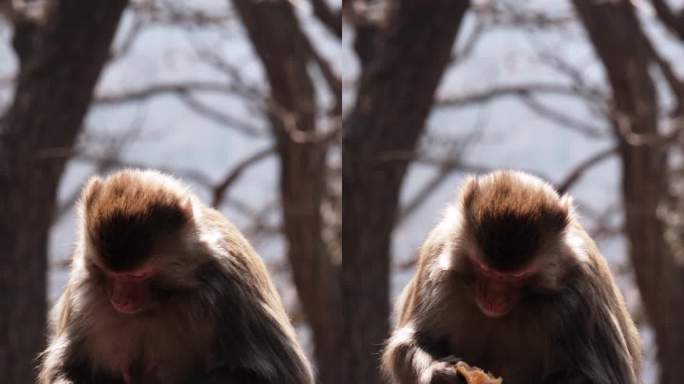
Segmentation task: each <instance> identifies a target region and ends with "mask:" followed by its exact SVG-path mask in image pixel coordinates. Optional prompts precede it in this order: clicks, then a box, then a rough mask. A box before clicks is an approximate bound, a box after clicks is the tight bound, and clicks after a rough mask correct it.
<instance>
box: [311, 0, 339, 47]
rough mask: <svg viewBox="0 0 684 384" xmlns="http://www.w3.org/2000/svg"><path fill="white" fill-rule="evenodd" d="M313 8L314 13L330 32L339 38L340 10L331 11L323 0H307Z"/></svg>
mask: <svg viewBox="0 0 684 384" xmlns="http://www.w3.org/2000/svg"><path fill="white" fill-rule="evenodd" d="M309 2H310V3H311V7H312V8H313V12H314V15H316V17H317V18H318V20H320V21H321V23H323V25H325V26H326V28H328V30H329V31H330V32H332V33H333V34H335V35H336V36H337V37H339V38H340V39H341V38H342V11H341V10H338V11H336V12H335V11H333V10H332V9H330V7H329V6H328V4H327V3H326V2H325V0H309Z"/></svg>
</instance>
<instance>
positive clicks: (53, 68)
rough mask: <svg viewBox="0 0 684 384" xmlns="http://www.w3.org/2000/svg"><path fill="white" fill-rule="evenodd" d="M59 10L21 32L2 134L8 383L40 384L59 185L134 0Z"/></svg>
mask: <svg viewBox="0 0 684 384" xmlns="http://www.w3.org/2000/svg"><path fill="white" fill-rule="evenodd" d="M50 5H51V6H50V9H49V10H48V12H47V15H46V19H45V22H44V24H42V25H38V26H37V27H35V28H27V26H26V25H23V26H21V27H18V28H17V29H16V30H15V49H17V55H18V57H19V58H20V70H19V77H18V81H17V87H16V92H15V97H14V101H13V104H12V106H11V107H10V109H9V110H8V112H7V115H6V116H5V120H4V122H3V125H2V127H0V212H2V220H0V249H2V258H1V259H2V265H1V268H0V273H1V274H2V275H0V291H1V292H2V295H1V297H2V300H0V313H2V316H0V372H2V381H3V383H8V384H14V383H16V384H25V383H31V382H33V381H34V372H33V367H34V365H35V360H34V359H35V358H36V354H37V353H38V352H39V351H40V350H41V349H42V348H43V347H44V344H45V319H46V312H47V310H46V305H47V304H46V268H47V241H48V231H49V229H50V225H51V223H52V214H53V211H54V208H55V199H56V191H57V186H58V183H59V179H60V177H61V174H62V172H63V169H64V164H65V161H66V160H67V158H68V156H69V154H70V152H71V150H72V148H73V145H74V141H75V139H76V136H77V134H78V132H79V129H80V127H81V124H82V121H83V117H84V115H85V113H86V110H87V108H88V105H89V103H90V100H91V95H92V92H93V88H94V86H95V83H96V82H97V79H98V76H99V74H100V71H101V70H102V67H103V65H104V63H105V62H106V61H107V58H108V57H109V46H110V44H111V41H112V38H113V35H114V32H115V30H116V26H117V24H118V21H119V18H120V15H121V12H122V11H123V9H124V7H125V5H126V1H124V0H89V1H71V0H62V1H54V2H51V4H50ZM29 30H30V33H32V34H34V35H33V36H30V38H29V37H27V36H26V35H24V34H25V33H27V31H29ZM20 41H21V42H22V43H21V44H19V43H18V42H20Z"/></svg>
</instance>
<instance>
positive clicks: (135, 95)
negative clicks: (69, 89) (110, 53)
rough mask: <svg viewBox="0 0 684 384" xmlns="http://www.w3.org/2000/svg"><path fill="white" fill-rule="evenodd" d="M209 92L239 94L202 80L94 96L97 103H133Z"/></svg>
mask: <svg viewBox="0 0 684 384" xmlns="http://www.w3.org/2000/svg"><path fill="white" fill-rule="evenodd" d="M192 92H209V93H219V94H239V91H238V90H236V88H235V87H234V86H233V85H231V84H225V83H219V82H203V81H179V82H176V83H169V84H153V85H149V86H146V87H143V88H138V89H133V90H128V91H121V92H112V93H109V94H107V93H105V94H100V95H97V96H96V97H95V103H96V104H97V105H109V104H124V103H133V102H138V101H141V100H146V99H150V98H153V97H156V96H164V95H174V94H176V95H177V94H189V93H192Z"/></svg>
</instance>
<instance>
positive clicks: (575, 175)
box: [556, 147, 617, 194]
mask: <svg viewBox="0 0 684 384" xmlns="http://www.w3.org/2000/svg"><path fill="white" fill-rule="evenodd" d="M615 154H617V148H616V147H612V148H608V149H605V150H603V151H600V152H598V153H596V154H594V155H593V156H591V157H589V158H588V159H586V160H584V161H582V162H581V163H579V164H578V165H577V166H575V168H573V169H572V170H571V171H570V173H569V174H568V175H567V176H566V177H565V178H564V179H563V181H561V182H560V183H558V186H557V187H556V189H557V190H558V193H560V194H564V193H566V192H567V191H568V190H569V189H570V188H572V186H573V185H574V184H575V183H576V182H577V181H578V180H579V179H580V178H581V177H582V176H583V175H584V173H585V172H587V171H588V170H589V169H591V168H592V167H594V166H596V165H598V164H599V163H601V162H602V161H603V160H606V159H608V158H610V157H611V156H613V155H615Z"/></svg>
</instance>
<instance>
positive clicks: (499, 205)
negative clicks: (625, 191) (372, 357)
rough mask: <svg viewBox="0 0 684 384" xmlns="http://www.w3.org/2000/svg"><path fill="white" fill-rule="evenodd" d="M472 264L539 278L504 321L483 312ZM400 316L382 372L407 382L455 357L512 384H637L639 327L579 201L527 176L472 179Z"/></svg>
mask: <svg viewBox="0 0 684 384" xmlns="http://www.w3.org/2000/svg"><path fill="white" fill-rule="evenodd" d="M483 242H486V243H483ZM492 252H494V253H495V254H492ZM513 252H520V253H522V254H515V253H513ZM473 255H476V256H477V257H479V258H480V259H481V260H482V261H483V262H484V263H486V264H488V265H490V266H493V267H494V268H495V269H497V270H500V271H503V272H505V271H507V270H515V269H517V268H521V267H523V266H525V267H527V266H534V267H535V268H536V269H537V270H538V271H539V272H538V273H537V274H536V275H534V276H533V277H531V278H530V279H529V281H526V282H525V285H524V288H522V290H521V292H522V299H521V300H520V301H519V302H518V303H517V304H516V306H515V307H514V308H513V310H512V311H511V312H510V313H508V314H507V315H506V316H504V317H501V318H490V317H487V316H485V315H484V314H483V313H482V312H481V310H480V309H479V308H478V307H477V305H476V303H475V300H474V293H473V287H472V285H473V281H474V280H473V279H476V278H477V277H476V276H475V275H474V274H473V273H474V272H473V266H472V265H471V262H470V260H469V259H468V256H473ZM396 310H397V312H398V314H397V319H398V321H397V324H396V328H395V330H394V332H393V334H392V336H391V337H390V339H389V340H388V342H387V345H386V348H385V351H384V355H383V369H384V372H385V373H386V374H387V376H388V377H389V378H391V379H393V380H394V381H395V382H397V383H400V384H416V383H418V384H427V383H429V382H430V380H431V378H432V377H433V375H434V374H435V372H436V371H440V372H439V373H442V374H443V373H444V372H442V370H444V369H449V368H448V367H449V365H444V364H443V363H440V362H441V361H444V360H447V361H453V360H454V358H460V359H463V360H464V361H466V362H467V363H469V364H471V365H475V366H480V367H482V368H484V369H486V370H488V371H491V372H493V373H495V374H496V375H498V376H501V377H503V379H504V382H505V383H507V384H529V383H576V382H592V383H601V384H615V383H621V384H633V383H637V382H638V377H639V361H640V349H639V348H640V347H639V341H638V335H637V331H636V328H635V326H634V324H633V322H632V320H631V318H630V316H629V314H628V313H627V310H626V308H625V305H624V303H623V299H622V296H621V295H620V293H619V291H618V289H617V287H616V285H615V283H614V281H613V278H612V276H611V274H610V272H609V269H608V266H607V265H606V262H605V260H604V259H603V257H602V256H601V255H600V253H599V251H598V249H597V247H596V245H595V244H594V242H593V241H592V240H591V238H589V236H588V235H587V233H586V231H585V230H584V229H583V228H582V227H581V225H580V224H579V222H578V220H577V218H576V217H575V214H574V209H573V207H572V199H570V198H569V197H567V196H565V197H561V196H559V195H558V194H557V193H556V192H555V191H554V190H553V188H552V187H551V186H549V185H548V184H547V183H545V182H543V181H542V180H540V179H538V178H536V177H533V176H530V175H527V174H524V173H521V172H513V171H500V172H495V173H492V174H489V175H486V176H483V177H479V178H476V177H471V178H468V179H467V180H466V182H465V183H464V186H463V187H462V189H461V191H460V193H459V196H458V198H457V199H456V201H455V202H454V203H453V204H452V205H450V206H449V207H448V208H447V210H446V213H445V215H444V217H443V219H442V220H441V222H440V223H439V224H438V225H437V226H436V227H435V228H434V230H433V231H432V232H431V233H430V234H429V236H428V238H427V240H426V241H425V243H424V244H423V246H422V248H421V252H420V259H419V262H418V267H417V271H416V274H415V276H414V277H413V279H412V280H411V281H410V282H409V283H408V285H407V287H406V288H405V290H404V292H403V293H402V295H401V297H400V299H399V300H398V302H397V305H396ZM449 372H451V374H454V372H453V371H449ZM449 372H447V373H449Z"/></svg>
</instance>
